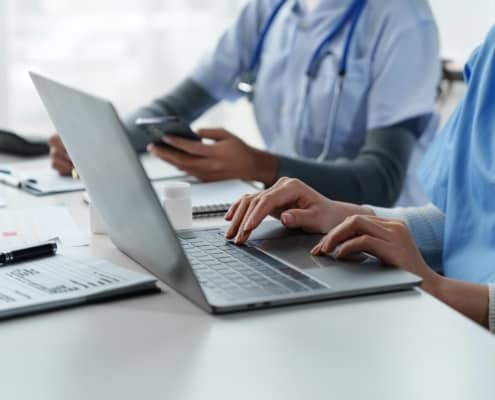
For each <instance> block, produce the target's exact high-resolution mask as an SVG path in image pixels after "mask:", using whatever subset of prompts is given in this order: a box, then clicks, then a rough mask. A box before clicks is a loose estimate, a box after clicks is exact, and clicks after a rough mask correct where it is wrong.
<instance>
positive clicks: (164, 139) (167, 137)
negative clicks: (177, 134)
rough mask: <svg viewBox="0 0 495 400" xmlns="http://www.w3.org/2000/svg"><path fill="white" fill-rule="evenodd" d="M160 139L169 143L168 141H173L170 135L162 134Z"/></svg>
mask: <svg viewBox="0 0 495 400" xmlns="http://www.w3.org/2000/svg"><path fill="white" fill-rule="evenodd" d="M162 141H163V142H165V143H168V144H170V143H173V141H174V140H173V139H172V138H171V137H170V136H163V137H162Z"/></svg>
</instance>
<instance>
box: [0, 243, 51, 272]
mask: <svg viewBox="0 0 495 400" xmlns="http://www.w3.org/2000/svg"><path fill="white" fill-rule="evenodd" d="M56 252H57V243H54V242H50V243H45V244H40V245H37V246H31V247H26V248H23V249H18V250H12V251H4V252H2V253H0V264H1V265H0V266H4V265H8V264H13V263H18V262H23V261H29V260H33V259H35V258H40V257H48V256H53V255H54V254H55V253H56Z"/></svg>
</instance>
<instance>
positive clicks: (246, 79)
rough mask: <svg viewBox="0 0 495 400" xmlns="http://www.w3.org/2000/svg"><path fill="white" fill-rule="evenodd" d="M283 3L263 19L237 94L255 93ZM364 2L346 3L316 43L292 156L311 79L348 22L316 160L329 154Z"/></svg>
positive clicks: (299, 145)
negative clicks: (261, 67)
mask: <svg viewBox="0 0 495 400" xmlns="http://www.w3.org/2000/svg"><path fill="white" fill-rule="evenodd" d="M286 2H287V0H281V1H280V2H279V3H277V5H276V7H275V8H274V10H273V11H272V13H271V14H270V16H269V18H268V20H267V21H266V23H265V25H264V26H263V29H262V31H261V33H260V36H259V38H258V41H257V43H256V47H255V49H254V52H253V55H252V57H251V60H250V63H249V67H248V69H247V70H246V71H244V72H243V73H242V74H241V75H240V77H239V78H238V79H237V80H236V83H235V88H236V89H237V90H238V91H239V92H240V93H242V94H243V95H245V96H247V97H248V98H249V99H250V100H252V99H253V96H254V92H255V89H256V72H257V69H258V66H259V64H260V60H261V53H262V51H263V45H264V44H265V41H266V37H267V36H268V33H269V32H270V28H271V27H272V25H273V22H274V20H275V18H276V17H277V15H278V14H279V12H280V10H281V9H282V7H283V6H284V4H285V3H286ZM365 5H366V0H354V1H353V2H352V4H351V5H350V6H349V8H348V9H347V10H346V11H345V13H344V14H343V15H342V17H341V18H340V19H339V20H338V21H337V24H336V25H335V27H334V28H333V29H332V30H331V31H330V32H329V33H328V35H327V36H325V37H324V38H323V40H322V41H321V43H320V44H319V45H318V47H317V48H316V50H315V51H314V53H313V55H312V56H311V60H310V62H309V66H308V68H307V70H306V85H305V88H304V93H303V95H302V96H300V101H299V105H298V107H297V109H298V113H297V115H298V119H297V123H296V127H295V128H296V130H295V140H294V149H293V150H294V154H295V155H300V154H299V151H300V149H302V138H301V134H300V128H301V124H302V117H303V115H304V112H305V107H306V103H307V101H306V100H307V99H308V96H309V92H310V88H311V82H312V81H313V80H314V79H315V78H316V76H317V75H318V70H319V68H320V65H321V63H322V61H323V59H324V58H325V56H326V55H328V54H329V53H328V52H325V49H326V48H327V46H328V45H329V44H330V43H331V42H332V41H333V40H334V39H335V38H336V37H337V36H338V35H339V34H340V33H341V32H342V31H343V30H344V28H345V27H346V26H347V25H349V32H348V33H347V38H346V41H345V44H344V51H343V53H342V58H341V59H340V63H339V64H338V65H337V66H336V68H338V74H337V78H336V81H335V83H334V85H333V90H332V102H331V106H330V113H329V118H328V125H327V132H326V135H325V142H324V144H323V150H322V151H321V153H320V154H319V155H318V156H317V157H316V160H317V161H318V162H322V161H324V160H326V159H327V157H328V155H329V153H330V149H331V145H332V137H333V133H334V127H335V122H336V120H337V110H338V105H339V101H340V97H341V94H342V86H343V82H344V78H345V75H346V72H347V62H348V57H349V49H350V47H351V42H352V38H353V36H354V32H355V30H356V25H357V23H358V21H359V18H360V17H361V14H362V11H363V9H364V6H365ZM301 156H302V155H301Z"/></svg>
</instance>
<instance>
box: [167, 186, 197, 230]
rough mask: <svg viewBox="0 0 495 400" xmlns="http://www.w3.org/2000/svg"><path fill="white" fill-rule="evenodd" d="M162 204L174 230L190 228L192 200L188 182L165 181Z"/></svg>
mask: <svg viewBox="0 0 495 400" xmlns="http://www.w3.org/2000/svg"><path fill="white" fill-rule="evenodd" d="M162 204H163V208H164V209H165V211H166V213H167V216H168V219H169V220H170V222H171V223H172V226H173V227H174V229H175V230H180V229H191V228H192V222H193V216H192V200H191V185H190V184H189V183H187V182H178V181H170V182H167V183H165V185H164V187H163V199H162Z"/></svg>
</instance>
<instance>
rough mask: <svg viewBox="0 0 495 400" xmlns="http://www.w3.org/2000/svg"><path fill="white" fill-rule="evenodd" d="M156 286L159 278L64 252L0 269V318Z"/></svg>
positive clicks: (106, 297) (81, 302)
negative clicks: (70, 255) (72, 256)
mask: <svg viewBox="0 0 495 400" xmlns="http://www.w3.org/2000/svg"><path fill="white" fill-rule="evenodd" d="M152 289H156V279H154V278H153V277H151V276H149V275H145V274H141V273H137V272H132V271H128V270H126V269H124V268H120V267H117V266H115V265H113V264H111V263H109V262H107V261H104V260H100V259H95V258H88V259H76V258H71V257H67V256H63V255H57V256H54V257H48V258H43V259H40V260H35V261H30V262H25V263H21V264H14V265H12V266H8V267H3V268H1V269H0V318H8V317H12V316H16V315H21V314H27V313H33V312H40V311H44V310H49V309H53V308H60V307H68V306H74V305H77V304H84V303H89V302H91V301H97V300H104V299H109V298H113V297H115V296H122V295H126V294H135V293H136V294H137V293H141V292H145V291H149V290H152Z"/></svg>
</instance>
